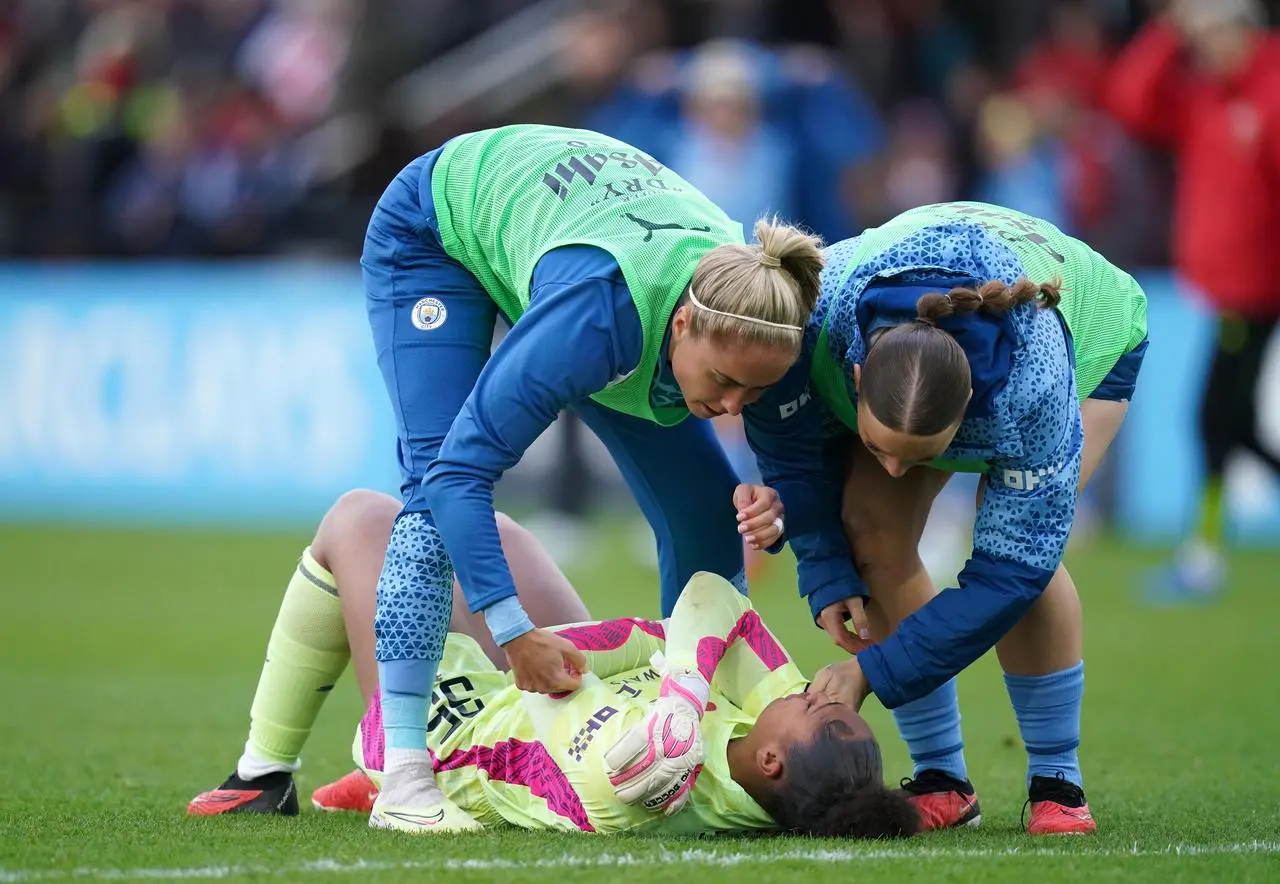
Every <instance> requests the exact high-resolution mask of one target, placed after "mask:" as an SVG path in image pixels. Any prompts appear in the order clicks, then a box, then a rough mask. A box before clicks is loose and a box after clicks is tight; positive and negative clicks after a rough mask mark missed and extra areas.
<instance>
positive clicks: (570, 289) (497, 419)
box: [422, 245, 643, 611]
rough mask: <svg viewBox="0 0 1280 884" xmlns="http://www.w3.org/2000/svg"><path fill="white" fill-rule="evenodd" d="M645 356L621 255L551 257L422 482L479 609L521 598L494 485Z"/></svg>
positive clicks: (565, 251) (570, 251)
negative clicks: (560, 419)
mask: <svg viewBox="0 0 1280 884" xmlns="http://www.w3.org/2000/svg"><path fill="white" fill-rule="evenodd" d="M642 349H643V331H642V327H641V324H640V314H639V312H638V311H637V309H636V306H635V302H634V301H633V300H632V297H631V292H630V290H629V289H628V287H627V284H626V281H625V280H624V278H623V275H622V270H621V268H619V266H618V263H617V261H615V260H614V258H613V256H612V255H610V254H609V253H608V252H607V251H605V250H603V249H599V248H596V247H594V246H583V245H575V246H564V247H561V248H558V249H555V250H553V251H551V252H548V253H547V254H546V255H544V256H543V257H542V259H541V260H540V261H539V262H538V264H537V266H535V267H534V270H533V277H532V281H531V283H530V304H529V308H528V310H526V311H525V313H524V315H523V316H521V317H520V320H519V321H518V322H516V323H515V324H514V325H513V326H512V328H511V330H510V331H509V332H508V333H507V336H506V338H505V339H504V340H503V342H502V345H501V346H499V347H498V348H497V349H496V350H495V351H494V354H493V356H492V358H490V360H489V362H488V364H486V365H485V367H484V370H483V371H482V372H481V373H480V377H479V380H478V381H477V382H476V384H475V387H474V389H473V390H472V392H471V395H470V396H468V397H467V400H466V402H465V403H464V404H463V406H462V410H461V412H459V414H458V416H457V417H456V418H455V419H454V422H453V426H452V429H451V430H450V431H449V434H448V435H447V436H446V437H445V440H444V443H443V444H442V445H441V447H440V453H439V455H438V457H437V458H436V460H435V461H434V462H433V463H432V464H431V466H429V467H428V468H427V471H426V475H425V476H424V477H423V480H422V490H423V495H424V497H425V499H426V502H427V505H428V507H430V510H431V514H432V516H433V517H434V518H435V521H436V525H437V527H438V528H439V530H440V534H441V536H442V537H443V538H445V546H446V549H447V550H448V552H449V557H450V558H451V559H452V560H453V566H454V569H455V571H456V572H457V575H458V580H459V582H460V583H461V584H462V587H463V592H464V593H465V595H466V599H467V606H468V607H469V608H470V609H471V610H472V611H481V610H483V609H485V608H488V607H489V606H491V605H493V604H494V603H495V602H498V601H501V600H502V599H505V598H509V597H512V596H515V594H516V589H515V583H514V582H513V580H512V577H511V569H510V568H509V567H508V565H507V561H506V558H505V557H504V556H503V554H502V545H501V543H500V541H499V537H498V529H497V524H496V522H495V521H494V515H493V486H494V484H495V483H496V482H497V481H498V478H499V477H500V476H501V475H502V474H503V472H505V471H506V470H508V469H510V468H511V467H513V466H515V464H516V463H517V462H518V461H519V460H520V458H521V456H523V454H524V452H525V450H526V449H527V448H528V447H529V446H530V445H531V444H533V441H534V440H535V439H537V438H538V436H539V435H540V434H541V433H542V432H543V431H544V430H546V429H547V427H549V426H550V425H551V423H552V422H553V421H554V420H555V419H556V416H557V415H558V414H559V413H560V411H561V410H562V409H564V408H565V407H566V406H568V405H570V404H572V403H574V402H576V401H578V400H580V399H582V398H584V397H586V396H589V395H590V394H592V393H596V392H599V391H600V390H603V389H604V388H605V387H606V386H607V385H608V384H609V382H611V381H612V380H613V379H614V378H616V377H618V376H619V375H621V374H625V373H627V372H629V371H632V370H634V369H635V367H636V366H637V365H638V364H639V363H640V357H641V352H642ZM460 382H462V381H460Z"/></svg>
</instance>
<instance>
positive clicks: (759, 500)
mask: <svg viewBox="0 0 1280 884" xmlns="http://www.w3.org/2000/svg"><path fill="white" fill-rule="evenodd" d="M733 505H734V506H735V507H737V509H738V533H739V534H741V535H742V536H743V537H744V538H745V539H746V541H747V546H749V547H751V548H752V549H768V548H769V547H771V546H773V545H774V544H775V543H777V542H778V540H779V538H781V537H782V535H783V533H784V532H785V530H786V528H785V527H784V525H783V521H782V517H783V514H784V512H783V508H782V501H781V499H779V497H778V492H776V491H774V490H773V489H772V488H770V487H769V486H768V485H739V486H738V487H737V488H735V489H734V491H733Z"/></svg>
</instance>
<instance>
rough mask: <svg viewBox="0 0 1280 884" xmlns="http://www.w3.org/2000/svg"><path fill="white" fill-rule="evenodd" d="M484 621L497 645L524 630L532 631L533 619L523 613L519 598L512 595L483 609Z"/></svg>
mask: <svg viewBox="0 0 1280 884" xmlns="http://www.w3.org/2000/svg"><path fill="white" fill-rule="evenodd" d="M484 622H485V625H486V626H488V627H489V633H490V634H491V635H492V636H493V640H494V642H496V643H497V644H498V646H499V647H501V646H502V645H505V644H506V643H507V642H509V641H511V640H512V639H516V638H519V637H520V636H522V635H524V634H525V633H526V632H532V631H533V621H532V620H530V619H529V615H528V614H526V613H525V611H524V606H523V605H521V604H520V599H518V598H516V597H515V596H513V595H509V596H507V597H506V598H505V599H502V600H501V601H497V602H494V603H493V604H492V605H490V606H489V607H487V608H485V609H484Z"/></svg>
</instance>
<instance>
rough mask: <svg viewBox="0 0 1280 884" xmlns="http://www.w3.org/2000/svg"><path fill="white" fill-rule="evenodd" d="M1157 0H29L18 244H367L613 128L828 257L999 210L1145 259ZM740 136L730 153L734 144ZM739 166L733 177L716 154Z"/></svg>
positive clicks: (1157, 197) (19, 12)
mask: <svg viewBox="0 0 1280 884" xmlns="http://www.w3.org/2000/svg"><path fill="white" fill-rule="evenodd" d="M1151 11H1152V7H1151V5H1149V4H1147V3H1144V2H1141V0H1053V2H1050V0H1044V2H1041V0H1035V2H1031V0H952V2H946V0H534V2H531V0H469V2H459V0H9V2H7V3H4V4H0V194H2V197H0V253H4V254H9V255H23V256H36V257H54V256H58V257H63V256H76V257H82V256H119V255H128V256H164V257H175V256H239V255H262V254H281V253H285V254H296V253H307V254H311V253H321V254H333V255H343V256H350V255H356V254H358V252H359V249H360V245H361V233H362V229H363V225H364V223H365V222H366V221H367V218H368V213H369V210H370V209H371V207H372V205H373V203H374V202H375V201H376V199H377V197H378V195H379V193H380V192H381V189H382V188H383V187H384V186H385V184H386V182H387V181H389V180H390V178H391V177H392V176H393V175H394V174H395V172H396V171H397V170H398V169H399V168H400V167H401V166H403V165H404V164H405V163H406V162H407V161H408V160H409V159H410V158H412V157H413V156H415V155H417V154H418V153H421V152H423V151H424V150H426V149H429V148H431V147H433V146H435V145H437V144H439V143H441V142H442V141H444V140H445V139H447V138H448V137H449V136H451V135H453V134H455V133H458V132H463V131H468V130H471V129H476V128H484V127H486V126H491V125H495V124H501V123H504V122H510V121H517V120H521V121H524V120H537V121H540V122H553V123H560V124H566V125H582V126H586V127H589V128H596V129H600V130H603V131H606V132H609V133H610V134H613V135H616V136H618V137H621V138H623V139H627V140H630V141H632V142H633V143H636V144H637V145H638V146H640V147H642V148H645V149H647V150H648V151H650V152H651V153H652V154H654V155H655V156H657V157H658V158H659V159H661V160H663V161H665V162H666V163H668V164H669V165H672V166H675V167H676V168H678V169H679V170H680V171H681V172H682V174H684V175H685V176H686V177H689V178H691V179H693V180H694V181H695V183H698V184H699V185H700V186H701V187H702V188H704V189H705V190H706V191H707V192H708V193H709V194H710V195H711V196H712V198H713V199H715V200H717V201H718V202H720V203H721V205H723V206H724V208H725V209H726V210H727V211H729V212H730V214H731V215H733V216H735V217H738V218H741V219H743V220H747V221H749V220H750V219H751V218H753V217H755V216H756V215H758V214H759V213H760V212H762V211H764V210H773V211H778V212H781V213H782V214H785V215H787V216H789V217H792V218H795V219H798V220H800V221H802V222H804V223H806V224H808V225H809V226H810V227H812V228H813V229H814V230H816V231H818V232H820V233H821V234H823V235H824V236H825V237H827V238H828V239H839V238H842V237H845V236H850V235H853V234H855V233H857V232H858V231H859V230H861V229H862V228H863V227H865V226H868V225H872V224H875V223H876V222H878V221H881V220H883V219H885V218H887V217H890V216H892V215H893V214H895V213H896V212H899V211H901V210H903V209H906V208H910V207H912V206H915V205H919V204H921V203H929V202H937V201H941V200H948V199H955V198H976V199H984V200H989V201H993V202H998V203H1002V204H1004V205H1007V206H1012V207H1015V208H1020V209H1024V210H1026V211H1029V212H1032V213H1034V214H1037V215H1040V216H1042V217H1045V218H1048V219H1049V220H1052V221H1054V222H1055V223H1057V224H1059V225H1060V226H1061V227H1063V228H1064V229H1065V230H1067V231H1069V232H1072V233H1075V234H1077V235H1079V236H1081V237H1083V238H1085V239H1087V240H1088V241H1089V242H1090V243H1092V244H1093V245H1094V246H1095V247H1096V248H1098V249H1099V250H1100V251H1102V252H1103V253H1104V254H1106V255H1108V256H1109V257H1111V258H1112V259H1113V260H1115V261H1117V262H1118V263H1120V264H1122V265H1135V264H1138V265H1141V264H1155V263H1160V262H1161V261H1162V260H1164V258H1165V256H1166V244H1167V242H1168V236H1167V219H1168V217H1169V213H1168V205H1169V192H1170V187H1169V174H1168V163H1167V160H1166V158H1165V157H1163V156H1162V155H1160V154H1157V153H1153V152H1151V151H1149V150H1146V149H1145V148H1144V147H1143V146H1142V145H1140V144H1139V143H1137V142H1135V141H1134V140H1132V139H1131V138H1129V137H1127V136H1126V135H1125V133H1124V132H1123V131H1122V129H1121V128H1120V127H1119V126H1118V125H1117V124H1116V123H1115V122H1114V120H1113V119H1112V118H1111V117H1110V116H1109V115H1108V114H1107V113H1105V112H1104V111H1103V110H1102V106H1103V105H1102V100H1101V99H1102V95H1103V93H1104V92H1105V91H1106V90H1107V77H1108V68H1109V66H1110V65H1111V63H1112V61H1113V59H1114V57H1115V55H1116V53H1117V51H1118V50H1119V49H1120V48H1121V47H1122V46H1123V45H1124V44H1125V42H1126V41H1127V40H1128V39H1130V37H1131V36H1132V35H1133V34H1134V33H1135V31H1136V30H1137V29H1138V28H1139V27H1140V26H1141V24H1142V23H1143V22H1144V20H1146V19H1147V18H1148V17H1149V15H1150V14H1151ZM724 143H731V144H738V145H739V146H740V148H741V149H740V150H739V151H738V152H737V154H736V156H737V162H736V163H731V164H726V163H724V162H723V161H722V160H721V159H720V158H721V157H723V156H724V153H723V152H722V151H717V150H715V149H714V148H715V146H717V145H721V144H724ZM712 157H715V158H716V159H714V160H713V159H712Z"/></svg>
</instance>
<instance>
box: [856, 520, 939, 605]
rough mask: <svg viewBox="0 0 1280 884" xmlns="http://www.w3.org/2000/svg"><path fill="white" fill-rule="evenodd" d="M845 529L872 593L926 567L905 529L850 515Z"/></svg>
mask: <svg viewBox="0 0 1280 884" xmlns="http://www.w3.org/2000/svg"><path fill="white" fill-rule="evenodd" d="M844 532H845V538H846V539H847V540H848V541H849V548H850V549H851V550H852V551H853V560H854V563H855V565H857V568H858V574H859V575H860V576H861V577H862V579H863V580H865V581H866V583H867V587H868V588H869V589H870V590H871V592H872V593H882V592H885V591H888V590H892V589H893V587H895V586H899V585H901V584H902V583H903V582H905V581H906V580H908V579H910V577H911V576H912V575H913V574H914V573H915V572H916V570H917V569H918V568H921V567H923V565H922V564H921V563H920V554H919V552H918V551H917V550H916V548H915V546H914V545H913V544H912V543H911V539H910V538H909V537H907V536H906V534H905V533H904V532H902V531H895V530H892V529H889V528H885V527H883V525H882V524H881V525H878V524H876V522H875V520H874V519H862V518H852V519H850V518H846V519H845V520H844Z"/></svg>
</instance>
